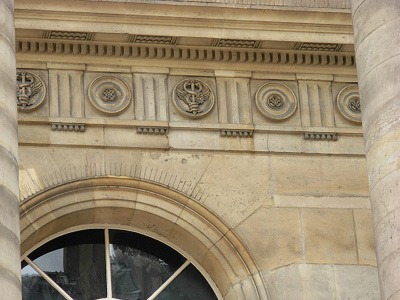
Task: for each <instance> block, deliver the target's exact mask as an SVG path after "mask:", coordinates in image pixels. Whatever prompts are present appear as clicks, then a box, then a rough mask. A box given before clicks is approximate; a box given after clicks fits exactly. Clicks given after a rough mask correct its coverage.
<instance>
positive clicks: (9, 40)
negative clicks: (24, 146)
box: [0, 0, 21, 300]
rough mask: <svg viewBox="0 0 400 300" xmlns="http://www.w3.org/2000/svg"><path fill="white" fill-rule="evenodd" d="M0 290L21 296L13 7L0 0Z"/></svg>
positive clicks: (11, 298)
mask: <svg viewBox="0 0 400 300" xmlns="http://www.w3.org/2000/svg"><path fill="white" fill-rule="evenodd" d="M0 53H1V56H0V66H1V71H0V95H1V97H0V128H1V137H0V166H1V168H0V207H1V209H0V294H1V296H0V297H1V298H2V299H9V300H17V299H20V298H21V291H20V286H21V279H20V276H21V275H20V272H21V271H20V252H19V249H20V246H19V201H18V162H17V148H18V140H17V136H18V134H17V105H16V95H15V85H16V83H15V71H16V68H15V49H14V7H13V1H12V0H3V1H0Z"/></svg>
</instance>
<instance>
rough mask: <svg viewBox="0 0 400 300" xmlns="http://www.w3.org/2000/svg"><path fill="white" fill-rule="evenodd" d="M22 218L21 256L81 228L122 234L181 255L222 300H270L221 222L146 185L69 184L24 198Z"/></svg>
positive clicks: (186, 200) (118, 180)
mask: <svg viewBox="0 0 400 300" xmlns="http://www.w3.org/2000/svg"><path fill="white" fill-rule="evenodd" d="M20 217H21V253H22V256H24V255H27V254H28V253H30V252H31V251H32V250H34V249H36V248H37V247H39V246H41V245H42V244H44V243H46V242H47V241H49V240H51V239H52V238H54V237H56V236H59V235H60V234H63V233H67V232H72V231H76V230H80V229H82V228H88V227H93V226H95V227H104V226H107V227H113V228H120V229H126V230H131V231H136V232H139V233H142V234H145V235H148V236H150V237H153V238H155V239H158V240H160V241H162V242H164V243H166V244H168V245H169V246H171V247H173V248H175V249H176V250H178V251H179V252H181V253H182V254H183V255H184V256H186V257H187V258H188V259H190V260H191V262H192V263H193V264H194V265H195V266H196V267H198V269H199V270H200V271H201V272H202V273H203V275H205V277H206V278H207V279H208V280H209V282H210V284H211V286H212V287H213V288H214V290H216V291H217V294H218V293H220V296H221V295H222V297H223V298H224V299H267V298H268V297H267V292H266V289H265V286H264V284H263V280H262V277H261V274H260V273H259V270H258V268H257V266H256V264H255V262H254V260H253V259H252V257H251V255H250V254H249V253H248V251H247V249H246V247H245V246H244V245H243V243H242V242H241V241H240V239H239V238H238V236H237V235H236V234H235V233H234V232H233V231H232V230H231V229H230V228H229V227H228V226H227V225H226V224H225V223H224V222H222V221H221V220H220V219H219V218H218V217H217V216H216V215H215V214H213V213H212V212H211V211H209V210H208V209H207V208H206V207H204V206H203V205H202V204H200V203H199V202H198V201H196V200H194V199H193V198H191V197H190V196H188V195H185V194H184V193H182V192H180V191H177V190H173V189H170V188H168V187H165V186H163V185H161V184H158V183H155V182H151V181H149V180H143V179H138V178H129V177H126V176H100V177H97V178H96V177H93V178H86V179H79V180H75V181H74V180H68V181H67V182H65V183H60V184H58V185H57V186H53V187H51V188H48V189H44V190H42V191H41V192H37V193H35V194H34V195H32V196H30V197H28V198H26V199H25V200H24V201H23V202H22V203H21V205H20Z"/></svg>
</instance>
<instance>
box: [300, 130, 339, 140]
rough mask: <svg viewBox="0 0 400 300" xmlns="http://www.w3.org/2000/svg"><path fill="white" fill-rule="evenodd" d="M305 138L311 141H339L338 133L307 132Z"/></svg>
mask: <svg viewBox="0 0 400 300" xmlns="http://www.w3.org/2000/svg"><path fill="white" fill-rule="evenodd" d="M304 139H305V140H310V141H337V133H327V132H322V133H321V132H305V133H304Z"/></svg>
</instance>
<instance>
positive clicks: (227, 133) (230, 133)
mask: <svg viewBox="0 0 400 300" xmlns="http://www.w3.org/2000/svg"><path fill="white" fill-rule="evenodd" d="M221 136H223V137H234V138H235V137H244V138H249V137H253V131H252V130H230V129H223V130H221Z"/></svg>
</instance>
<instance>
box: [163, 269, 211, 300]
mask: <svg viewBox="0 0 400 300" xmlns="http://www.w3.org/2000/svg"><path fill="white" fill-rule="evenodd" d="M156 300H217V297H216V296H215V294H214V292H213V290H212V289H211V287H210V285H209V284H208V282H207V281H206V280H205V279H204V277H203V275H201V273H200V272H199V271H197V269H196V268H195V267H194V266H193V265H189V266H188V267H187V268H186V269H185V270H183V272H182V273H181V274H180V275H179V276H178V277H177V278H175V279H174V280H173V281H172V282H171V283H170V284H169V285H168V286H167V287H166V288H165V290H164V291H162V292H161V294H160V295H158V296H157V298H156Z"/></svg>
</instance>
